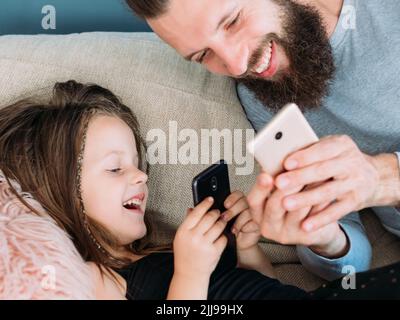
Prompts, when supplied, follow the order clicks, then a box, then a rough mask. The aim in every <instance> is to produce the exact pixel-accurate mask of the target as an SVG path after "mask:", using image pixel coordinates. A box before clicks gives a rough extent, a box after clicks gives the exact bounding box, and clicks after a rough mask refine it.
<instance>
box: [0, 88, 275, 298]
mask: <svg viewBox="0 0 400 320" xmlns="http://www.w3.org/2000/svg"><path fill="white" fill-rule="evenodd" d="M0 137H1V138H0V157H1V162H0V163H1V168H2V169H3V172H4V173H5V175H6V176H7V177H8V178H10V179H15V180H16V181H18V182H19V183H20V184H21V187H22V190H25V191H28V192H30V193H31V194H32V195H33V196H34V198H35V199H37V200H38V201H39V202H40V203H41V204H42V205H43V207H44V208H45V209H46V211H47V213H48V214H49V215H50V216H51V217H52V218H53V219H54V220H55V221H56V222H57V223H58V225H59V226H60V227H61V228H63V229H64V230H65V231H66V232H67V233H68V234H69V235H70V236H71V238H72V239H73V241H74V244H75V246H76V248H77V249H78V251H79V252H80V254H81V255H82V257H83V258H84V259H85V261H88V263H90V264H91V266H92V268H93V272H94V274H95V276H96V279H97V284H98V290H97V293H98V297H99V298H110V297H115V298H118V297H125V296H127V297H128V298H129V297H131V296H130V295H129V290H128V291H127V288H126V281H125V280H124V279H123V278H122V277H121V276H120V275H118V273H116V272H115V271H119V272H122V271H121V270H122V269H123V268H127V267H129V266H130V265H131V264H132V263H134V262H136V261H138V260H140V259H142V258H143V257H146V256H147V255H148V254H149V253H151V252H155V251H159V250H160V249H166V247H159V248H157V247H154V246H152V245H151V244H150V243H148V238H149V232H150V231H151V229H150V224H149V221H148V220H149V219H148V218H149V217H148V216H147V215H146V213H145V210H146V202H147V199H148V190H147V185H146V182H147V178H148V177H147V175H146V173H144V171H143V170H144V169H143V168H144V163H143V162H144V161H143V157H144V155H143V152H144V150H143V142H142V139H141V137H140V133H139V125H138V121H137V119H136V117H135V116H134V115H133V113H132V112H131V110H130V109H129V108H128V107H127V106H125V105H123V104H122V103H121V102H120V101H119V100H118V98H117V97H115V96H114V95H113V94H112V93H111V92H110V91H108V90H106V89H104V88H101V87H99V86H96V85H82V84H79V83H76V82H74V81H69V82H66V83H58V84H56V85H55V87H54V93H53V97H52V99H51V101H50V102H48V103H45V104H43V103H35V102H33V101H27V100H24V101H20V102H17V103H15V104H13V105H11V106H8V107H6V108H4V109H2V110H0ZM21 200H22V199H21ZM22 201H23V200H22ZM212 201H213V199H206V200H205V201H203V202H202V203H200V204H199V205H198V206H196V207H195V208H194V209H190V210H188V213H187V217H186V219H185V220H184V221H183V223H182V225H181V226H180V227H179V229H178V231H177V234H176V237H175V240H174V243H173V248H174V252H175V255H174V272H173V277H172V280H171V285H170V288H169V291H168V298H170V299H179V298H193V299H205V298H207V289H208V285H209V278H210V275H211V273H212V272H213V270H214V269H215V267H216V265H217V263H218V261H219V258H220V256H221V254H222V252H223V250H224V248H225V246H226V244H227V239H226V237H225V236H224V235H223V234H222V232H223V230H224V228H225V226H226V224H227V222H228V221H229V220H231V219H232V218H234V217H235V216H238V218H237V220H236V223H235V225H234V229H235V232H236V234H237V248H238V257H239V260H238V265H239V266H241V265H243V266H246V267H249V268H255V269H258V270H259V271H260V272H263V273H264V274H268V275H271V276H272V275H273V271H272V268H271V265H270V264H269V262H268V260H267V259H266V257H265V255H264V254H263V253H262V252H261V250H260V248H259V247H258V246H257V242H258V239H259V232H258V228H257V225H255V224H254V223H253V222H252V221H251V216H250V212H249V211H248V205H247V202H246V198H245V197H244V195H243V194H242V193H241V192H234V193H232V194H231V195H230V196H229V197H228V198H227V199H226V202H225V205H226V208H227V209H228V211H226V212H225V213H222V215H221V213H220V212H217V211H216V210H212V211H209V209H210V207H211V205H212ZM164 251H165V250H164ZM162 254H163V255H167V256H170V255H171V254H170V253H166V252H163V253H162ZM244 261H246V262H245V263H244ZM99 267H100V268H99ZM100 271H101V272H100ZM102 275H104V277H102Z"/></svg>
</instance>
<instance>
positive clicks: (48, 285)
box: [0, 170, 95, 300]
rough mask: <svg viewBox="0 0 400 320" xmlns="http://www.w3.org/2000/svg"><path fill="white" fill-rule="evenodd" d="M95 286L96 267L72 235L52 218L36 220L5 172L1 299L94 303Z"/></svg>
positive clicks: (0, 215) (0, 211) (0, 212)
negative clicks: (78, 247)
mask: <svg viewBox="0 0 400 320" xmlns="http://www.w3.org/2000/svg"><path fill="white" fill-rule="evenodd" d="M12 184H13V187H14V188H15V189H16V190H17V191H18V192H19V194H20V195H22V196H23V198H24V199H26V201H27V202H28V203H29V204H30V205H32V207H33V208H35V209H38V210H39V212H44V209H43V208H42V207H41V205H40V204H39V203H38V202H37V201H36V200H34V199H33V198H32V196H31V195H30V194H28V193H23V192H21V188H20V186H19V185H18V184H17V183H16V182H15V181H13V182H12ZM94 286H95V284H94V279H93V277H92V274H91V269H90V267H89V266H88V265H87V264H85V262H84V261H83V259H82V258H81V256H80V255H79V253H78V251H77V250H76V248H75V246H74V245H73V243H72V241H71V239H70V238H69V237H68V235H67V234H66V233H65V232H64V231H63V230H62V229H61V228H59V227H58V226H57V225H56V223H55V222H54V221H53V220H52V219H51V218H50V217H49V216H46V215H45V214H44V215H43V216H37V215H34V214H32V213H31V212H30V211H29V210H28V209H27V208H26V207H25V206H24V205H23V204H22V203H21V202H20V201H18V199H17V198H16V197H15V195H13V193H12V192H11V190H10V187H9V185H8V183H7V181H6V180H5V178H4V175H3V172H2V171H1V170H0V300H1V299H94V298H95V288H94Z"/></svg>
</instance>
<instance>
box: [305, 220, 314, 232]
mask: <svg viewBox="0 0 400 320" xmlns="http://www.w3.org/2000/svg"><path fill="white" fill-rule="evenodd" d="M313 228H314V225H313V224H312V223H311V222H306V223H305V224H304V230H306V231H307V232H310V231H311V230H312V229H313Z"/></svg>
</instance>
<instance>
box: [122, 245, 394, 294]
mask: <svg viewBox="0 0 400 320" xmlns="http://www.w3.org/2000/svg"><path fill="white" fill-rule="evenodd" d="M173 271H174V257H173V254H172V253H153V254H150V255H148V256H147V257H144V258H142V259H140V260H138V261H137V262H135V263H132V264H131V265H130V266H129V267H128V268H126V269H124V270H119V271H118V272H119V273H120V274H121V276H122V277H123V278H125V280H126V282H127V294H126V297H127V299H135V300H165V299H166V298H167V294H168V289H169V285H170V282H171V279H172V275H173ZM355 276H356V277H355V280H356V281H355V284H356V288H355V289H349V288H347V289H346V288H343V281H342V279H338V280H336V281H333V282H330V283H327V284H325V285H323V286H322V287H320V288H319V289H317V290H315V291H313V292H310V293H306V292H305V291H303V290H301V289H299V288H297V287H293V286H289V285H284V284H281V283H280V282H279V281H278V280H275V279H271V278H269V277H267V276H264V275H263V274H261V273H259V272H257V271H254V270H247V269H242V268H236V254H235V251H234V249H229V246H228V249H226V250H225V251H224V253H223V254H222V256H221V259H220V261H219V263H218V265H217V267H216V269H215V271H214V272H213V273H212V275H211V279H210V285H209V289H208V299H209V300H252V299H257V300H277V299H279V300H284V299H286V300H287V299H328V300H330V299H333V300H335V299H345V300H350V299H400V263H396V264H393V265H390V266H386V267H383V268H380V269H375V270H371V271H367V272H362V273H357V274H356V275H355ZM345 281H346V282H347V283H348V282H349V281H348V280H346V279H345Z"/></svg>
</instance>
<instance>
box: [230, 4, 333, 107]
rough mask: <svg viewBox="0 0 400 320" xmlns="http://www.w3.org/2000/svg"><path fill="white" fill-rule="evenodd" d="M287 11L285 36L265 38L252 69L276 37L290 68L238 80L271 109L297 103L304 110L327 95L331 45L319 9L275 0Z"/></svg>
mask: <svg viewBox="0 0 400 320" xmlns="http://www.w3.org/2000/svg"><path fill="white" fill-rule="evenodd" d="M275 2H276V3H278V4H279V5H280V6H281V7H282V8H283V11H284V14H283V29H284V34H285V36H284V38H279V37H278V36H277V35H276V34H269V35H267V36H266V37H265V39H264V41H263V43H262V44H261V46H260V48H259V49H258V50H256V52H255V53H254V54H253V56H252V57H251V59H250V63H249V69H248V70H253V69H254V66H255V65H256V64H257V63H258V62H259V61H260V58H261V57H262V54H263V52H264V48H265V46H266V45H267V44H268V43H269V42H270V41H271V40H273V41H274V42H275V43H276V44H278V45H280V46H281V47H282V48H283V49H284V51H285V53H286V55H287V57H288V59H289V70H283V72H282V70H281V71H279V72H278V73H277V74H276V75H275V76H274V77H273V79H272V80H264V79H259V78H255V77H252V76H251V75H250V76H244V77H242V78H238V79H236V80H237V81H238V82H240V83H243V84H244V85H245V86H246V87H247V88H248V89H249V90H250V91H252V92H254V94H255V96H256V97H257V98H258V99H259V100H260V101H261V102H262V103H263V104H264V105H265V106H266V107H268V108H271V109H273V110H275V111H277V110H279V109H280V108H282V106H284V105H285V104H287V103H290V102H294V103H296V104H297V105H298V106H299V107H300V108H301V109H302V110H303V111H304V110H307V109H313V108H317V107H319V106H321V104H322V100H323V99H324V97H326V96H327V95H328V93H329V92H328V91H329V84H330V80H331V79H332V78H333V76H334V73H335V65H334V58H333V54H332V48H331V46H330V43H329V39H328V36H327V34H326V30H325V27H324V25H323V23H322V18H321V16H320V14H319V13H318V12H317V10H316V9H314V8H312V7H310V6H304V5H300V4H297V3H294V2H293V1H281V0H275Z"/></svg>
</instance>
